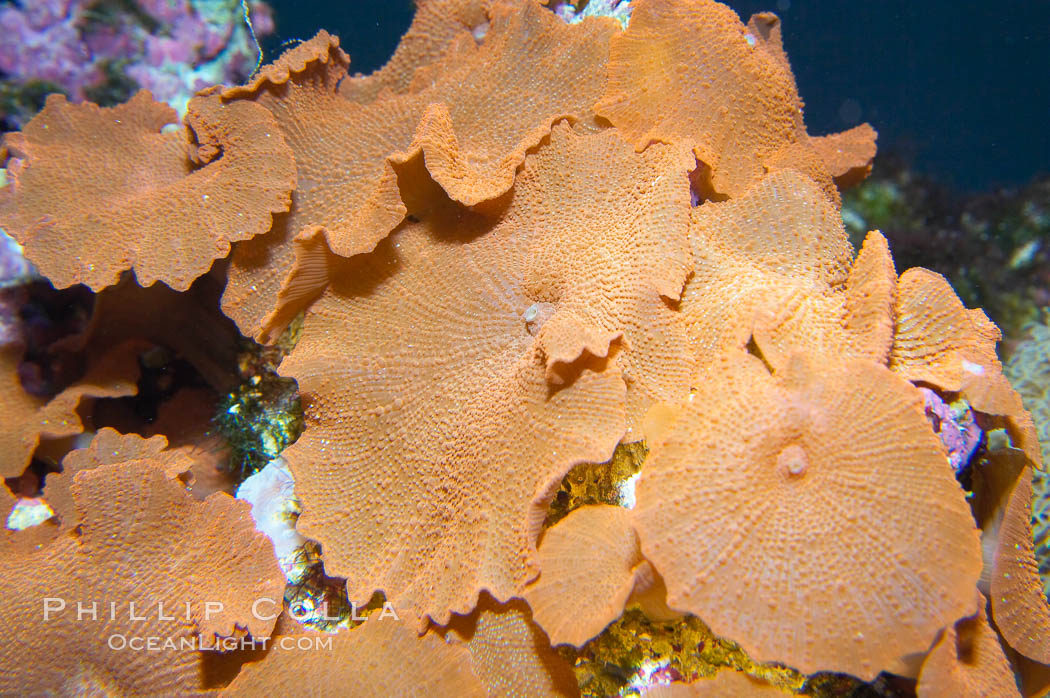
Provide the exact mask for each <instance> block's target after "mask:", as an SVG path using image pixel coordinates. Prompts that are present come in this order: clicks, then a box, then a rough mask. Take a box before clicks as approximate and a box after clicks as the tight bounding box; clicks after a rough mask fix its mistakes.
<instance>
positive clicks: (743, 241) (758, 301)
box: [681, 170, 853, 362]
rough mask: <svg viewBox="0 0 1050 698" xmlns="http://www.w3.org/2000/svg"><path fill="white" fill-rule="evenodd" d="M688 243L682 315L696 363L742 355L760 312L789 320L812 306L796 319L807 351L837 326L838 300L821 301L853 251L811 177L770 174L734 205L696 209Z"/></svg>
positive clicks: (844, 274)
mask: <svg viewBox="0 0 1050 698" xmlns="http://www.w3.org/2000/svg"><path fill="white" fill-rule="evenodd" d="M690 240H691V242H692V248H693V262H694V265H695V271H694V273H693V276H692V278H691V279H690V280H689V283H688V284H687V285H686V289H685V292H684V293H683V298H682V303H681V310H682V314H683V316H684V317H683V319H684V322H685V323H686V324H687V325H688V327H689V336H690V338H691V339H692V345H693V346H694V348H695V351H696V352H697V353H698V356H699V358H700V360H701V362H708V361H713V360H716V359H717V358H718V357H719V356H721V355H722V353H724V351H725V350H727V349H730V348H737V349H742V348H743V347H744V346H745V345H746V343H747V342H748V340H749V339H750V338H751V335H752V333H753V331H754V329H755V319H756V316H757V315H758V313H759V312H760V311H761V310H763V309H764V308H771V309H774V310H775V311H776V312H777V314H778V315H779V317H780V318H782V319H783V321H784V322H786V319H787V318H789V317H791V315H792V313H793V312H796V313H797V311H798V310H799V307H800V306H802V307H803V308H807V307H808V306H810V305H814V304H815V305H817V306H818V307H817V310H818V311H819V312H816V313H814V312H812V311H808V310H807V311H806V312H803V313H800V315H801V316H802V317H804V318H806V322H805V323H803V324H804V325H808V327H806V329H805V330H804V331H800V332H798V333H797V334H799V335H801V339H802V340H803V341H805V342H806V347H807V348H810V347H812V348H814V349H815V348H817V347H816V346H813V345H814V344H815V345H818V346H823V345H824V344H827V343H828V339H827V337H826V336H827V335H828V334H829V333H830V332H831V331H832V327H831V325H832V324H834V323H841V317H840V315H841V308H842V301H841V300H838V301H836V302H829V301H828V300H827V299H826V297H827V296H829V295H831V291H832V289H833V288H839V287H842V286H843V285H844V284H845V282H846V280H847V278H848V275H849V268H850V260H851V259H852V256H853V249H852V247H851V246H850V244H849V239H848V238H847V236H846V232H845V230H844V229H843V226H842V220H841V217H840V216H839V213H838V210H837V209H836V208H835V207H834V206H832V205H831V203H830V202H829V201H827V199H826V198H825V197H824V196H823V194H822V192H821V189H820V187H819V186H818V185H817V184H816V183H815V182H813V181H812V180H811V179H809V178H808V177H805V176H803V175H801V174H798V173H797V172H793V171H790V170H785V171H780V172H775V173H773V174H770V175H768V176H766V177H764V178H763V179H762V180H761V181H760V182H759V183H758V184H757V185H755V186H754V187H753V188H752V189H751V190H750V191H749V192H748V193H747V194H745V195H744V196H742V197H740V198H738V199H732V200H730V201H725V202H719V203H715V202H708V203H705V204H703V205H701V206H699V207H697V208H695V209H693V213H692V220H691V223H690ZM836 307H837V308H838V311H836ZM836 312H838V315H836ZM812 320H815V321H816V325H817V326H814V322H812ZM819 325H823V327H820V326H819ZM817 330H819V332H817ZM838 334H839V335H841V332H840V333H838ZM798 339H800V338H799V337H796V338H794V339H792V341H797V340H798ZM835 339H839V337H838V336H836V337H835Z"/></svg>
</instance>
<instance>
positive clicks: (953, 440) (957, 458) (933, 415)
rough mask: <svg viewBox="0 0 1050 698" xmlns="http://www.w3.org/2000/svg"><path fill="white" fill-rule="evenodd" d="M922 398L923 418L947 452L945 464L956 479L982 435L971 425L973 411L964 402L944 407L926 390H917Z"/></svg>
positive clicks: (968, 461)
mask: <svg viewBox="0 0 1050 698" xmlns="http://www.w3.org/2000/svg"><path fill="white" fill-rule="evenodd" d="M919 390H920V391H922V394H923V395H924V396H925V398H926V418H927V419H929V420H930V424H931V425H932V426H933V431H934V432H935V433H936V434H937V436H939V437H940V439H941V443H942V444H944V448H945V449H947V451H948V460H949V462H951V464H952V470H954V471H955V474H956V475H961V474H962V473H963V472H965V470H966V469H967V468H968V467H969V465H970V459H971V458H973V454H974V452H975V451H976V450H977V447H978V446H979V445H980V443H981V436H982V435H983V432H982V431H981V428H980V427H979V426H977V422H975V421H974V417H973V410H972V409H971V408H970V406H969V405H968V404H966V403H965V401H959V402H954V403H952V404H950V405H949V404H948V403H947V402H945V401H944V400H942V399H941V397H940V396H939V395H938V394H937V393H935V392H933V391H932V390H930V389H929V388H922V387H920V388H919Z"/></svg>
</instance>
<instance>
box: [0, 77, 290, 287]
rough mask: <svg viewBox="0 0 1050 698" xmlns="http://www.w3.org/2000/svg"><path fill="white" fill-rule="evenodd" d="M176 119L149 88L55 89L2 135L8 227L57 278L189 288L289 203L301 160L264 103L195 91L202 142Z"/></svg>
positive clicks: (2, 210)
mask: <svg viewBox="0 0 1050 698" xmlns="http://www.w3.org/2000/svg"><path fill="white" fill-rule="evenodd" d="M177 121H178V119H177V117H176V115H175V112H174V111H173V110H172V109H171V108H170V107H168V106H167V105H165V104H161V103H159V102H155V101H154V100H153V98H152V97H151V96H150V94H149V92H147V91H142V92H140V93H139V94H137V95H136V96H135V97H134V98H132V99H131V101H129V102H128V103H126V104H123V105H120V106H117V107H113V108H111V109H100V108H99V107H97V106H95V105H94V104H90V103H85V104H70V103H68V102H66V100H65V98H63V97H60V96H54V95H53V96H52V97H50V98H49V99H48V103H47V106H46V107H45V109H44V111H43V112H41V113H40V114H39V115H37V116H36V117H35V118H34V119H33V120H32V121H31V122H30V123H29V124H27V125H26V127H25V129H24V130H23V131H22V132H21V133H17V134H12V135H8V136H6V137H5V145H6V148H7V151H8V155H9V159H8V162H7V169H8V173H9V175H10V177H11V182H10V183H9V184H8V185H7V187H5V188H4V189H0V224H2V225H3V226H4V228H5V229H6V230H7V231H8V232H9V233H10V234H11V235H12V236H14V237H15V238H16V239H17V240H18V241H19V242H20V243H21V244H22V245H23V246H24V247H25V250H26V256H27V257H28V258H29V259H30V260H32V261H33V263H34V264H36V265H37V267H38V268H39V269H40V271H41V272H42V273H43V274H45V275H46V276H47V277H48V278H49V279H50V280H51V282H52V283H53V284H55V285H56V286H58V287H66V286H71V285H73V284H76V283H83V284H86V285H87V286H89V287H90V288H92V289H93V290H99V289H101V288H103V287H105V286H108V285H111V284H114V283H116V281H117V280H118V278H119V276H120V273H121V272H122V271H124V270H126V269H134V270H135V273H136V276H137V277H138V279H139V281H140V282H141V283H142V284H143V285H145V286H148V285H150V284H152V283H153V282H154V281H163V282H164V283H166V284H168V285H169V286H171V287H172V288H175V289H178V290H185V289H186V288H188V287H189V285H190V283H191V282H192V281H193V280H194V279H195V278H197V277H198V276H200V275H201V274H203V273H204V272H206V271H207V270H208V268H209V267H210V266H211V264H212V262H213V261H214V260H215V259H219V258H221V257H225V256H226V255H227V254H228V253H229V251H230V243H232V242H235V241H238V240H247V239H248V238H251V237H252V236H254V235H258V234H259V233H262V232H265V231H266V230H267V229H268V228H269V227H270V222H271V214H272V213H275V212H278V211H284V210H286V209H287V208H288V203H289V193H290V191H291V190H292V188H293V186H294V177H295V163H294V160H293V157H292V153H291V151H290V150H289V148H288V146H287V144H285V142H284V139H283V138H282V137H281V134H280V132H279V131H278V129H277V127H276V126H277V125H276V123H275V122H274V121H273V117H271V116H270V114H268V113H267V112H266V111H265V110H263V109H260V108H259V107H257V106H255V105H247V104H242V105H230V106H224V105H220V104H218V103H217V102H216V101H215V99H214V98H195V99H193V100H191V101H190V104H189V107H188V113H187V117H186V125H187V127H188V129H189V130H190V133H191V134H192V136H193V137H195V138H196V143H197V145H198V147H197V148H196V150H194V148H193V144H192V143H190V144H188V143H187V141H186V139H187V132H184V131H182V130H178V129H176V130H172V131H168V130H166V129H165V126H167V125H168V124H173V123H177ZM220 153H221V157H219V155H220Z"/></svg>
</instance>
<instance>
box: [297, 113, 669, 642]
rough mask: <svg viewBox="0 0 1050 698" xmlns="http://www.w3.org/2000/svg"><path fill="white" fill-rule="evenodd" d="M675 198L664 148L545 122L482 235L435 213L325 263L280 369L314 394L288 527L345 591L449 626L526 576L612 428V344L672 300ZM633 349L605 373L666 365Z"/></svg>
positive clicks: (604, 450)
mask: <svg viewBox="0 0 1050 698" xmlns="http://www.w3.org/2000/svg"><path fill="white" fill-rule="evenodd" d="M599 180H601V181H602V182H603V185H602V186H595V183H596V182H597V181H599ZM676 180H677V183H676ZM684 196H685V169H684V167H682V163H681V162H680V158H679V157H678V155H676V154H675V151H674V150H673V149H671V148H652V149H650V150H649V151H647V152H646V153H644V154H638V153H635V152H634V151H633V150H632V149H631V148H630V147H629V146H627V145H626V144H625V143H623V142H622V141H621V140H619V138H618V136H617V135H616V133H615V132H612V131H605V132H602V133H598V134H593V135H579V134H577V133H575V132H573V131H572V130H571V129H569V128H568V127H567V126H559V127H556V128H555V129H554V131H553V132H552V134H551V140H550V144H549V145H547V146H544V147H542V148H540V149H539V150H538V151H537V153H536V154H535V155H533V156H530V157H529V158H528V159H527V160H526V163H525V167H524V171H523V173H522V174H521V175H520V176H519V179H518V182H517V184H516V186H515V188H514V192H513V196H512V197H511V199H510V200H509V201H508V203H507V204H506V208H505V210H504V211H503V214H502V217H501V218H500V220H499V221H498V222H496V223H495V224H493V223H491V222H490V221H489V220H488V219H486V218H484V217H482V216H479V215H474V214H470V213H468V212H466V211H464V210H463V209H461V208H459V207H458V206H456V205H454V204H452V203H451V202H447V203H446V204H445V205H444V206H443V207H442V206H438V207H436V208H435V209H434V210H432V211H429V212H428V213H426V214H421V215H424V217H423V220H422V221H421V222H419V223H414V224H408V225H405V226H404V227H403V228H402V229H400V230H399V231H398V232H396V233H394V235H393V236H392V237H391V238H390V239H388V240H387V241H385V242H384V243H383V244H381V245H380V247H379V248H378V249H377V250H376V252H375V253H373V254H371V255H368V256H364V257H361V258H359V259H355V260H350V261H349V262H347V263H346V264H345V265H344V267H343V268H341V269H339V270H338V273H337V274H336V277H337V280H336V281H335V282H334V283H333V285H332V286H331V287H330V288H329V290H328V291H326V292H325V295H324V296H323V297H322V298H321V299H320V300H319V301H318V302H317V303H315V305H314V306H313V308H312V309H311V312H310V315H309V316H308V317H307V320H306V324H305V327H304V330H303V335H302V339H301V340H300V342H299V344H298V345H297V346H296V348H295V350H294V351H293V353H292V354H291V356H289V358H288V359H286V361H285V363H284V364H282V366H281V373H282V374H284V375H288V376H291V377H294V378H296V379H297V380H298V381H299V386H300V389H301V390H302V391H303V393H304V394H305V396H306V415H307V416H306V420H307V427H306V431H305V433H304V434H303V436H302V438H300V440H299V441H298V443H296V444H295V445H294V446H292V447H291V448H290V449H289V451H288V452H287V458H288V461H289V463H290V466H291V468H292V471H293V473H294V474H295V480H296V492H297V494H298V495H299V496H300V497H301V499H302V502H303V507H304V512H303V515H302V518H300V519H299V528H300V530H301V531H302V532H303V534H304V535H306V536H308V537H310V538H313V539H316V540H318V541H319V542H320V543H321V544H322V546H323V549H324V553H325V560H326V565H327V569H328V570H329V571H330V573H333V574H338V575H340V576H345V577H347V578H348V580H349V589H350V595H351V598H353V599H362V600H367V599H368V598H369V597H370V596H371V594H372V592H373V591H374V590H376V589H382V590H384V591H385V592H386V593H387V596H388V598H389V599H390V600H391V601H393V602H395V603H399V604H403V605H408V606H414V607H416V610H417V611H418V612H419V613H420V614H421V615H429V616H432V617H433V618H434V619H435V620H439V621H441V620H444V619H447V618H448V614H449V613H450V612H459V613H463V612H467V611H469V610H470V608H472V606H473V603H474V601H475V598H476V595H477V592H478V591H479V590H480V589H483V588H484V589H488V590H490V591H491V592H492V593H493V595H495V596H497V597H498V598H508V597H509V596H511V595H513V594H515V593H517V592H518V591H519V590H520V589H521V588H522V587H523V586H524V584H525V583H526V582H527V581H529V579H531V578H532V576H534V572H533V571H532V570H531V568H530V566H529V564H528V561H529V558H530V557H531V551H532V548H533V545H534V541H535V536H536V534H537V533H538V530H537V522H536V520H535V518H534V517H535V510H534V508H533V507H534V506H535V504H537V503H540V502H544V501H545V499H544V498H545V497H546V496H547V493H548V491H549V488H550V487H551V486H552V485H553V484H554V483H556V482H558V480H559V479H560V478H561V477H562V475H564V473H565V472H566V471H567V470H568V469H569V468H570V467H571V466H572V465H574V464H576V463H579V462H583V461H588V462H601V461H603V460H605V459H607V458H608V457H609V456H610V455H611V453H612V448H613V446H615V444H616V442H617V441H619V439H620V438H621V437H622V436H623V434H624V423H623V414H624V413H623V402H622V401H623V399H624V398H623V396H624V383H623V379H622V378H621V376H620V373H619V370H618V367H617V366H616V365H613V359H612V358H610V357H609V356H608V355H610V354H611V353H612V352H611V350H612V347H611V344H610V343H611V342H612V340H613V339H615V338H616V337H618V336H621V335H626V336H627V337H628V339H629V338H630V332H631V328H632V327H633V328H644V327H646V324H647V320H646V317H645V316H640V315H638V314H637V311H638V309H639V307H644V306H642V305H639V303H638V302H637V300H638V299H640V298H645V297H653V298H655V297H656V296H657V294H658V293H659V292H661V291H665V292H669V293H674V292H676V288H677V287H680V284H681V281H682V279H683V278H684V274H685V269H686V266H685V262H684V261H683V260H682V259H680V258H679V257H678V255H679V250H684V248H685V244H684V242H685V241H684V239H681V238H679V239H677V240H676V236H679V235H682V234H684V221H682V220H680V219H677V218H676V217H675V215H674V214H675V212H676V211H678V210H679V206H685V205H687V204H685V203H684ZM638 331H639V332H640V331H642V330H641V329H638ZM646 346H650V347H655V349H657V350H658V349H661V348H662V345H661V344H660V343H659V342H655V343H653V344H651V345H644V343H641V342H639V343H638V345H636V346H626V347H625V348H624V349H623V350H622V351H621V352H620V355H618V356H617V357H616V359H615V360H616V361H617V362H618V361H619V360H620V356H622V358H623V361H624V362H625V363H626V362H630V365H631V366H632V367H633V370H634V371H635V373H636V375H637V379H636V380H637V382H638V383H645V381H646V380H647V374H646V372H645V370H644V369H645V367H646V366H650V365H652V366H659V365H660V364H661V363H667V362H671V361H676V360H677V356H676V355H675V354H668V355H663V354H655V355H653V356H651V357H648V358H646V357H645V356H643V351H644V349H645V347H646ZM632 357H633V358H632ZM669 373H670V374H672V375H673V373H674V372H669ZM380 493H382V496H380ZM540 518H542V517H540ZM366 531H367V533H363V532H366Z"/></svg>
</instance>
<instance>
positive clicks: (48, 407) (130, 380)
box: [0, 342, 143, 478]
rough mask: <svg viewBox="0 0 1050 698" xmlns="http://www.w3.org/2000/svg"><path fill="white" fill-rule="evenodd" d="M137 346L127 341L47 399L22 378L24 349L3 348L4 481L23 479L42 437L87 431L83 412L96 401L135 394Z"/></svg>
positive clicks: (0, 435) (0, 466) (0, 449)
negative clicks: (31, 392) (33, 392)
mask: <svg viewBox="0 0 1050 698" xmlns="http://www.w3.org/2000/svg"><path fill="white" fill-rule="evenodd" d="M142 348H143V346H142V345H141V344H140V343H138V342H129V343H125V344H123V345H121V346H119V347H117V348H116V349H113V350H112V351H111V352H110V353H109V354H108V355H106V356H105V357H103V358H101V359H99V360H97V361H95V362H94V364H93V365H92V366H90V367H89V369H88V372H87V374H86V375H85V376H84V377H83V378H81V379H80V380H78V381H77V382H76V383H74V384H73V385H71V386H69V387H68V388H66V389H65V390H63V391H62V392H61V393H59V394H58V395H56V396H55V397H53V398H51V400H45V399H43V398H38V397H35V396H32V395H29V394H28V393H26V391H25V390H23V388H22V384H21V383H20V381H19V379H18V364H19V363H20V362H21V358H22V351H21V349H19V348H17V347H3V348H0V391H2V392H3V395H4V399H3V400H0V418H2V419H3V423H4V425H5V426H4V428H3V429H2V430H0V477H5V478H7V477H18V476H19V475H21V474H22V471H24V470H25V469H26V466H28V465H29V462H30V460H31V459H32V457H33V452H34V451H35V450H36V448H37V446H38V445H39V444H40V440H41V439H42V438H51V439H56V438H61V437H64V436H73V435H75V434H79V433H80V432H82V431H83V430H84V425H83V424H82V423H81V421H80V415H79V414H78V411H79V409H80V408H81V406H82V404H83V403H85V402H86V401H89V400H90V399H92V398H115V397H125V396H127V395H134V394H135V393H136V392H137V390H138V388H137V387H136V385H135V382H136V381H137V380H138V373H139V370H138V362H137V360H136V357H137V354H138V352H139V351H140V350H141V349H142Z"/></svg>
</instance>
